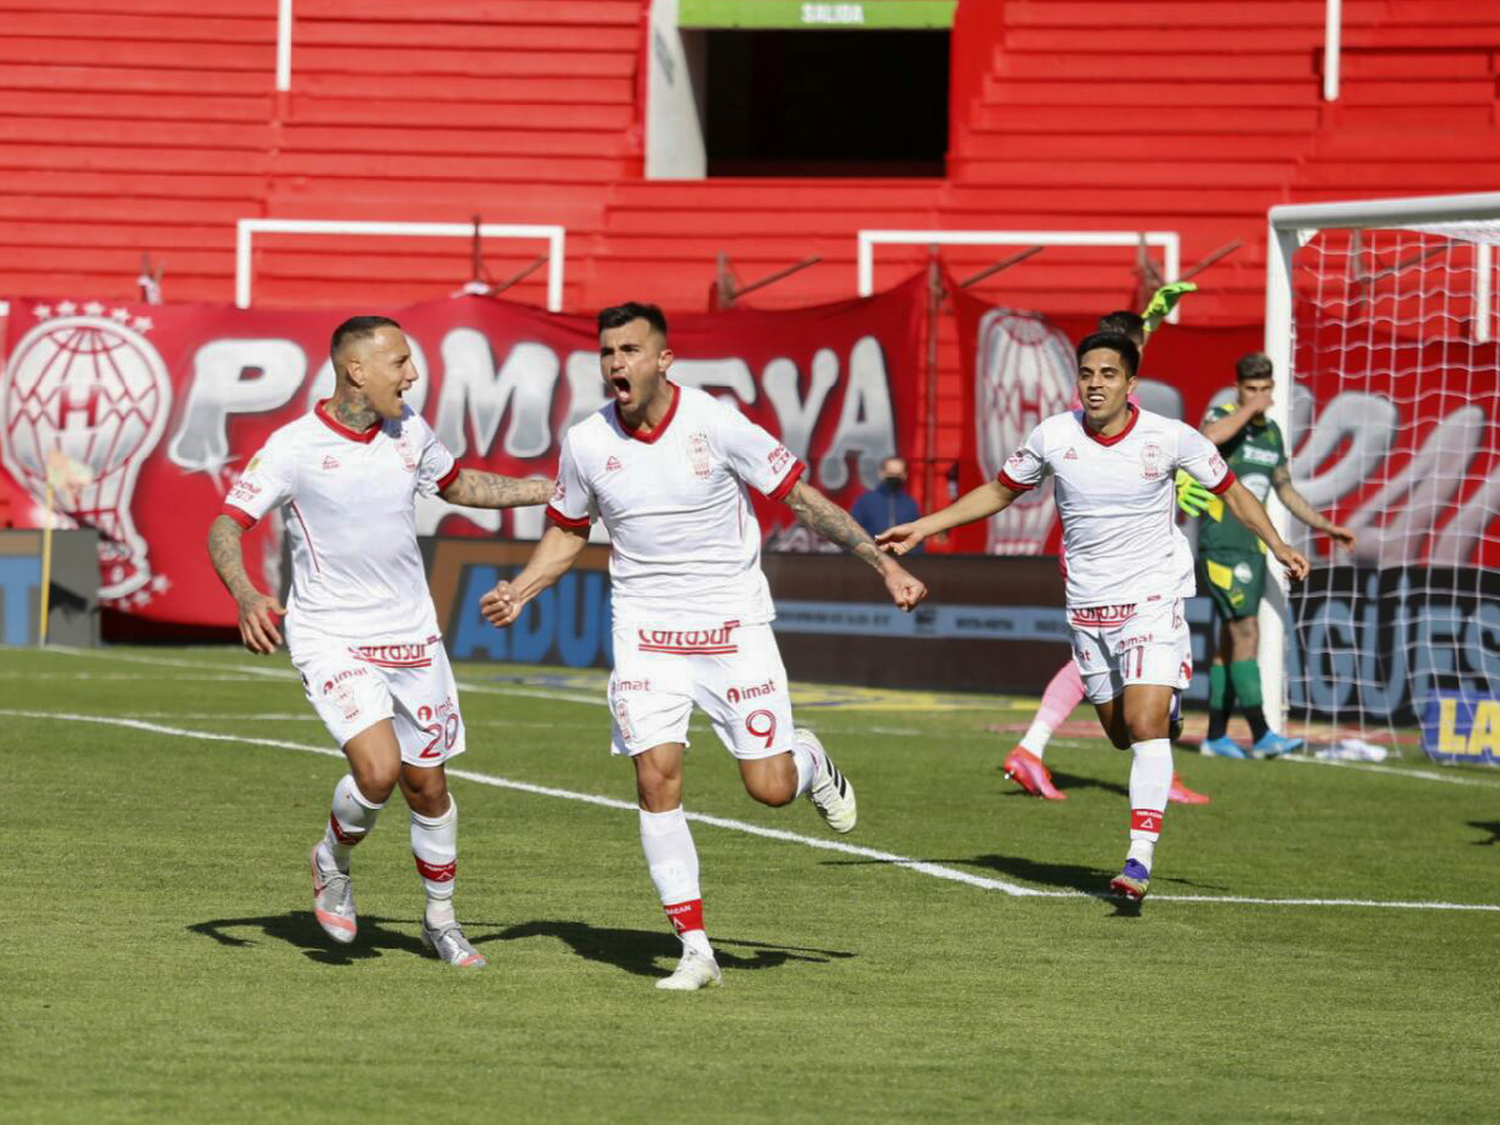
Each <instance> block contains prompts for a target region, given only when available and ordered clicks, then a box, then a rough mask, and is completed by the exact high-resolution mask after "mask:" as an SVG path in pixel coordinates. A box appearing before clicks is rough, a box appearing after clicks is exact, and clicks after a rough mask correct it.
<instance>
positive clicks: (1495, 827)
mask: <svg viewBox="0 0 1500 1125" xmlns="http://www.w3.org/2000/svg"><path fill="white" fill-rule="evenodd" d="M1469 827H1470V828H1477V829H1479V831H1481V832H1488V833H1489V834H1490V838H1489V839H1488V840H1475V841H1474V846H1475V847H1479V848H1483V847H1489V846H1492V845H1494V844H1500V820H1471V821H1469Z"/></svg>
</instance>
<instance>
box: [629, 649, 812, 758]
mask: <svg viewBox="0 0 1500 1125" xmlns="http://www.w3.org/2000/svg"><path fill="white" fill-rule="evenodd" d="M614 644H615V670H614V673H613V674H612V675H611V676H610V677H609V710H610V713H611V714H612V715H613V716H614V734H613V746H612V748H611V749H612V751H613V753H616V754H623V755H626V756H629V757H634V756H635V755H636V754H639V753H641V752H642V751H645V750H650V749H651V748H652V747H653V746H660V745H661V744H662V743H664V742H680V743H682V744H683V745H684V746H685V745H687V744H688V737H687V732H688V721H689V719H691V718H692V711H693V704H695V703H696V704H697V705H698V706H699V707H701V708H702V709H703V710H704V712H705V713H706V714H707V715H708V717H709V720H710V721H711V722H712V724H713V728H714V733H715V734H717V735H718V736H719V741H720V742H722V743H723V744H724V746H725V747H726V748H727V749H728V750H729V752H730V753H731V754H733V755H734V756H735V757H736V758H743V759H751V758H769V757H771V756H772V755H773V754H781V753H785V752H786V751H789V750H790V749H791V748H792V697H791V694H790V692H789V691H788V690H787V682H786V669H785V668H784V667H783V666H782V663H781V652H780V650H779V649H777V647H776V638H775V636H773V635H772V633H771V626H770V625H740V624H738V623H737V622H733V621H731V622H725V623H724V624H722V625H716V626H710V627H707V628H665V629H658V628H654V627H644V628H643V627H638V626H635V625H626V624H616V625H615V629H614Z"/></svg>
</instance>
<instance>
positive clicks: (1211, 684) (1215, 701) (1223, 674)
mask: <svg viewBox="0 0 1500 1125" xmlns="http://www.w3.org/2000/svg"><path fill="white" fill-rule="evenodd" d="M1228 683H1229V672H1228V671H1227V670H1226V669H1225V667H1224V665H1222V664H1210V665H1209V666H1208V709H1209V710H1210V711H1222V710H1224V688H1225V686H1226V685H1227V684H1228Z"/></svg>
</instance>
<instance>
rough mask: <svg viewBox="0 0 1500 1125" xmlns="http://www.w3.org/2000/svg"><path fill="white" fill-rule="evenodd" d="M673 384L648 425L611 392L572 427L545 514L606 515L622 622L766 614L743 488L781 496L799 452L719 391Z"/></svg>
mask: <svg viewBox="0 0 1500 1125" xmlns="http://www.w3.org/2000/svg"><path fill="white" fill-rule="evenodd" d="M673 392H674V397H673V399H672V405H671V406H670V407H669V408H668V410H667V413H666V415H665V417H663V418H662V420H661V424H660V425H658V426H657V427H656V429H654V430H652V431H651V433H649V434H640V433H639V432H637V431H633V430H630V429H627V428H626V427H625V425H624V424H623V423H622V422H621V420H620V416H619V411H618V409H617V407H616V405H615V404H614V403H612V402H611V403H608V404H607V405H605V406H604V407H603V408H602V409H601V410H599V411H598V412H596V413H594V414H592V415H590V416H589V417H588V418H585V419H584V420H583V421H582V422H579V423H578V424H577V425H575V426H574V427H573V428H572V429H570V430H569V431H568V433H567V436H566V437H565V438H564V439H563V446H562V455H561V457H560V459H559V461H558V469H557V482H556V484H555V485H554V486H553V490H552V502H551V503H550V504H548V506H547V516H548V518H549V519H551V520H552V521H553V522H554V523H557V524H559V525H561V526H563V527H567V528H572V529H574V530H578V531H581V530H584V529H585V528H587V527H588V526H589V524H590V523H591V522H592V521H593V520H594V519H595V518H598V519H602V520H603V521H604V526H605V529H606V530H608V532H609V543H610V554H609V576H610V582H611V584H612V585H613V592H612V595H611V596H612V602H611V605H612V608H613V611H614V618H615V620H616V621H631V622H642V623H649V622H655V621H666V620H672V621H707V620H713V621H719V622H723V621H738V622H740V623H741V624H744V625H751V624H760V623H763V622H766V621H770V620H771V619H772V618H773V617H775V616H776V611H775V607H774V606H773V605H772V603H771V591H770V588H769V587H768V586H767V584H766V577H765V575H764V574H763V573H761V569H760V538H761V536H760V524H759V523H758V522H757V521H756V519H755V510H754V509H753V508H752V507H751V506H750V493H749V491H748V490H749V489H750V488H754V489H756V490H757V491H758V492H762V493H764V494H765V495H767V496H769V497H771V498H772V499H773V500H780V499H782V498H783V497H785V496H786V494H787V493H788V492H790V491H791V490H792V486H793V485H794V484H796V483H797V478H798V477H799V476H801V475H802V472H803V465H802V462H801V461H799V460H797V458H796V457H794V456H792V454H791V452H790V451H789V450H788V449H787V448H786V446H784V445H782V444H781V442H779V441H777V440H776V439H775V438H774V437H772V436H771V435H770V434H769V433H767V432H766V431H765V430H763V429H762V428H761V427H760V426H757V425H756V424H755V423H754V422H752V421H750V419H748V418H746V417H745V416H744V415H743V414H741V413H740V412H739V411H738V410H736V409H735V408H734V407H732V406H728V405H726V404H724V403H722V402H720V401H719V400H718V399H716V398H714V397H713V396H712V395H709V394H705V393H704V392H703V391H700V390H697V389H696V388H694V387H679V386H676V385H675V384H673Z"/></svg>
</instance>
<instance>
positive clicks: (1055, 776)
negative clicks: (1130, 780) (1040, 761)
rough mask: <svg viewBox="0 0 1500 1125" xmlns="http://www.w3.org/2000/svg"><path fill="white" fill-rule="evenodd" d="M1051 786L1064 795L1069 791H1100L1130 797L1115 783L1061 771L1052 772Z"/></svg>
mask: <svg viewBox="0 0 1500 1125" xmlns="http://www.w3.org/2000/svg"><path fill="white" fill-rule="evenodd" d="M1052 784H1053V785H1055V786H1057V787H1058V788H1059V789H1061V790H1062V791H1063V792H1064V793H1066V792H1067V791H1068V790H1070V789H1102V790H1104V791H1105V792H1106V793H1115V794H1117V795H1119V796H1121V797H1128V796H1130V790H1129V789H1128V788H1127V787H1126V786H1124V785H1121V784H1120V783H1119V782H1117V781H1102V780H1100V779H1099V778H1097V777H1085V776H1084V775H1083V774H1081V773H1066V772H1064V771H1063V770H1053V771H1052Z"/></svg>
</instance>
